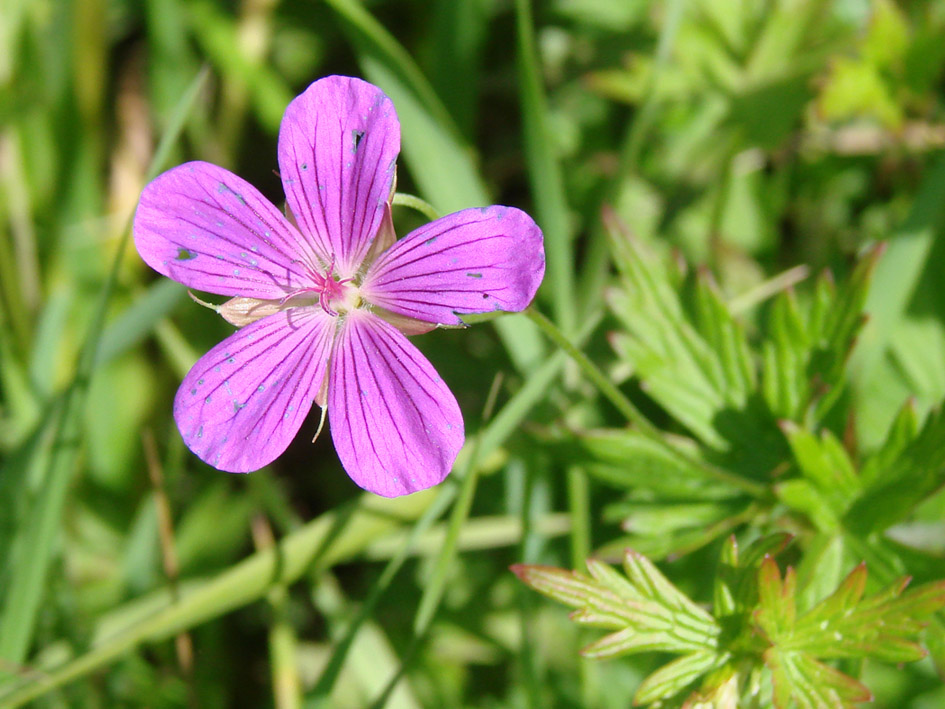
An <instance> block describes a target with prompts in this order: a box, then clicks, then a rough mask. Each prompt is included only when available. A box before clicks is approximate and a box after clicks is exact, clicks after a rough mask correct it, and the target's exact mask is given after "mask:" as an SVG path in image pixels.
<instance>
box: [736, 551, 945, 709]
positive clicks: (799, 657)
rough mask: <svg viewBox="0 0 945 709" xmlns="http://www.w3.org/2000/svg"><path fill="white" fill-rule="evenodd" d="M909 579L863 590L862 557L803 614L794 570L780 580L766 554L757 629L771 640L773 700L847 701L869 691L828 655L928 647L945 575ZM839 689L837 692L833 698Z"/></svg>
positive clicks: (902, 655) (896, 658)
mask: <svg viewBox="0 0 945 709" xmlns="http://www.w3.org/2000/svg"><path fill="white" fill-rule="evenodd" d="M907 583H908V580H907V579H901V580H900V581H898V582H896V583H893V584H892V585H890V586H889V587H887V588H886V589H885V590H883V591H881V592H879V593H877V594H875V595H872V596H868V597H865V598H864V595H863V594H864V591H865V589H866V565H865V564H860V565H859V566H857V567H856V568H855V569H854V570H853V571H852V572H850V574H849V575H848V576H847V577H846V579H844V580H843V582H841V583H840V585H839V586H838V587H837V588H836V590H834V592H833V593H831V594H830V595H829V596H828V597H827V598H825V599H823V600H822V601H820V602H819V603H818V604H817V605H815V606H814V607H813V608H811V609H810V610H809V611H807V612H806V613H803V614H801V615H798V613H797V606H796V577H795V574H794V570H793V569H792V568H790V567H788V569H787V572H786V573H785V575H784V579H783V580H782V578H781V574H780V571H779V570H778V567H777V564H776V563H775V562H774V560H773V559H771V558H770V557H767V558H766V559H765V560H764V562H763V563H762V565H761V569H760V570H759V573H758V591H759V606H758V609H757V610H756V611H755V613H754V620H755V623H756V624H757V627H758V630H759V631H760V632H761V633H762V634H763V637H764V638H765V639H766V641H767V642H768V643H770V647H769V648H768V649H767V650H765V652H764V661H765V664H767V665H768V667H769V669H770V670H771V673H772V679H773V682H774V699H775V706H778V707H787V706H788V705H789V703H790V701H791V700H793V701H794V702H796V703H797V704H798V705H800V706H810V707H819V706H838V707H848V706H852V705H853V703H855V702H859V701H866V700H867V699H868V698H869V691H868V690H867V689H866V687H864V686H863V685H862V684H860V683H859V682H857V681H856V680H854V679H853V678H852V677H847V676H846V675H844V674H842V673H840V672H839V671H837V670H836V669H833V668H831V667H828V666H826V665H824V664H823V663H822V662H821V661H820V660H824V659H839V658H850V659H862V658H874V659H877V660H882V661H885V662H894V663H899V662H911V661H914V660H918V659H920V658H922V657H923V656H924V655H925V651H924V650H923V649H922V648H921V647H920V646H919V645H918V643H917V642H916V641H915V638H916V636H917V635H918V634H919V632H920V631H921V630H922V629H923V627H924V626H925V624H926V623H927V622H928V620H929V618H930V616H931V615H932V614H933V613H935V612H937V611H939V610H941V609H942V608H943V607H945V581H940V582H937V583H929V584H925V585H923V586H920V587H918V588H915V589H913V590H912V591H909V592H907V593H903V590H904V589H905V587H906V584H907ZM831 697H833V699H831Z"/></svg>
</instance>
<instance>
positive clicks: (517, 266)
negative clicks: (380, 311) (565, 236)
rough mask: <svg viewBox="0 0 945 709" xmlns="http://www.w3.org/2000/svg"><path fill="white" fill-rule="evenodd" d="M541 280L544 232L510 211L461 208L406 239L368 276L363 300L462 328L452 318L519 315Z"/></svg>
mask: <svg viewBox="0 0 945 709" xmlns="http://www.w3.org/2000/svg"><path fill="white" fill-rule="evenodd" d="M544 274H545V252H544V246H543V239H542V234H541V230H540V229H539V228H538V226H537V225H536V224H535V222H534V221H532V218H531V217H529V216H528V215H527V214H525V212H523V211H521V210H519V209H515V208H514V207H500V206H492V207H484V208H482V209H464V210H463V211H461V212H456V213H455V214H450V215H449V216H446V217H443V218H442V219H437V220H436V221H433V222H430V223H429V224H426V225H424V226H422V227H420V228H419V229H417V230H416V231H413V232H411V233H410V234H408V235H407V236H405V237H404V238H403V239H401V240H400V241H398V242H397V243H395V244H394V245H393V246H392V247H391V248H390V249H388V250H387V251H386V252H384V253H383V254H381V256H380V257H379V258H378V259H377V261H375V262H374V263H373V264H372V265H371V267H370V268H369V269H368V272H367V275H366V276H365V278H364V283H362V285H361V295H362V297H363V298H364V299H365V300H367V301H368V302H370V303H373V304H374V305H377V306H380V307H382V308H385V309H387V310H390V311H392V312H394V313H399V314H401V315H406V316H408V317H412V318H416V319H418V320H424V321H426V322H433V323H438V324H441V325H462V324H463V322H462V320H460V319H459V318H458V317H457V313H459V314H465V313H488V312H492V311H494V310H506V311H513V312H514V311H518V310H523V309H524V308H526V307H527V306H528V304H529V303H530V302H531V300H532V298H533V297H534V296H535V291H536V290H538V286H539V285H540V284H541V279H542V277H543V276H544Z"/></svg>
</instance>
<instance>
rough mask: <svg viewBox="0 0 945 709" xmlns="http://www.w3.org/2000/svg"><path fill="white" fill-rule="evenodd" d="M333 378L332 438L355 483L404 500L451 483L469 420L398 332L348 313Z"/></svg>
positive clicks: (330, 395) (359, 314) (357, 313)
mask: <svg viewBox="0 0 945 709" xmlns="http://www.w3.org/2000/svg"><path fill="white" fill-rule="evenodd" d="M329 378H330V381H329V385H328V420H329V426H330V428H331V437H332V439H333V440H334V442H335V450H337V451H338V457H339V458H340V459H341V464H342V465H343V466H344V468H345V470H346V471H347V472H348V475H350V476H351V479H352V480H354V482H356V483H357V484H358V485H360V486H361V487H363V488H364V489H365V490H369V491H371V492H374V493H376V494H378V495H383V496H384V497H397V496H398V495H406V494H409V493H411V492H416V491H418V490H423V489H425V488H428V487H431V486H432V485H436V484H437V483H439V482H441V481H442V480H443V478H445V477H446V475H447V474H448V473H449V471H450V468H452V466H453V461H454V460H455V459H456V455H457V454H458V453H459V449H460V448H462V446H463V440H464V433H463V416H462V414H461V413H460V411H459V405H458V404H457V403H456V398H455V397H454V396H453V393H452V392H451V391H450V390H449V389H448V388H447V386H446V385H445V384H444V383H443V380H442V379H440V377H439V375H438V374H437V373H436V370H434V369H433V365H431V364H430V363H429V362H428V361H427V359H426V358H425V357H424V356H423V355H422V354H421V353H420V351H419V350H417V348H416V347H414V346H413V345H412V344H410V342H409V341H408V340H407V338H406V337H404V336H403V335H402V334H400V333H399V332H398V331H397V330H396V329H395V328H394V327H393V326H392V325H389V324H388V323H386V322H384V321H383V320H381V319H380V318H378V317H376V316H375V315H373V314H372V313H370V312H368V311H365V310H357V311H352V312H351V313H349V314H348V316H347V321H346V323H345V325H344V326H343V327H342V328H341V329H340V330H339V333H338V336H337V338H336V340H335V348H334V352H333V354H332V360H331V371H330V373H329Z"/></svg>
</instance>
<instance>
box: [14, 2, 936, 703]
mask: <svg viewBox="0 0 945 709" xmlns="http://www.w3.org/2000/svg"><path fill="white" fill-rule="evenodd" d="M943 31H945V2H941V1H939V0H933V1H931V2H919V1H918V0H901V1H900V2H893V1H892V0H864V1H863V2H847V1H840V0H836V1H831V0H799V1H795V2H789V1H788V0H776V1H775V2H768V1H767V0H744V2H740V3H732V2H731V0H693V1H691V2H677V1H676V0H668V1H667V2H657V1H655V0H653V1H641V2H634V3H631V2H628V3H615V2H608V1H606V0H554V1H553V2H529V1H528V0H515V1H514V2H493V1H492V0H435V1H434V2H428V3H424V2H403V1H397V0H377V1H374V2H361V1H360V0H329V1H328V2H325V3H321V2H312V1H310V0H286V1H285V2H278V1H277V0H248V1H247V2H243V3H227V2H222V1H221V0H200V1H199V2H185V1H184V0H146V2H143V3H142V2H133V1H131V0H113V1H112V2H105V1H104V0H94V1H91V2H90V1H87V0H83V1H82V2H78V1H76V0H67V1H66V2H61V3H54V2H27V1H26V0H12V1H11V2H7V3H5V4H4V5H3V6H2V8H0V706H6V705H8V704H9V705H11V706H17V705H22V704H25V703H28V702H32V704H31V706H40V707H59V706H124V705H129V706H135V705H138V704H145V703H146V704H148V705H149V706H158V707H160V706H168V707H172V706H200V707H204V706H209V707H215V706H219V707H225V706H242V705H245V706H275V707H278V708H279V709H284V708H288V707H299V706H304V707H318V706H325V707H365V706H386V707H420V706H423V707H441V706H468V707H484V708H489V707H545V706H565V707H567V706H571V707H578V706H582V707H583V706H587V707H624V706H627V705H628V704H629V702H630V699H631V697H632V696H633V694H634V692H635V691H636V690H637V688H638V687H639V686H640V684H641V682H642V681H643V680H644V678H645V677H646V676H647V675H648V674H650V673H652V672H653V671H654V670H655V669H656V668H657V667H658V664H657V663H656V662H655V661H654V658H653V657H652V656H651V655H646V654H642V655H634V656H633V657H624V658H619V659H611V660H606V661H600V662H594V663H591V662H590V661H588V660H585V659H582V658H581V657H580V656H579V654H578V651H579V650H580V648H581V647H584V646H587V645H588V644H589V643H591V642H592V641H594V640H596V639H597V636H595V635H594V633H592V632H588V631H585V630H580V629H576V628H575V627H573V626H572V625H571V624H570V623H569V621H568V618H567V615H566V613H565V612H564V610H563V609H561V608H560V607H558V606H556V605H554V604H552V603H550V602H548V601H546V600H545V599H544V598H542V597H540V596H538V595H537V594H535V593H533V592H532V591H531V590H529V589H528V588H526V587H525V586H524V585H523V584H521V583H520V581H519V580H518V579H517V578H516V577H515V575H514V574H512V573H511V572H510V571H509V566H510V565H512V564H518V563H528V564H538V563H540V564H547V565H550V566H558V567H565V568H581V567H583V563H584V560H585V559H586V558H588V556H590V555H596V556H601V557H603V558H605V559H607V560H611V561H614V560H617V559H620V558H622V557H623V549H624V548H625V547H632V548H634V549H635V550H637V551H639V552H642V553H644V554H646V555H647V556H648V557H649V558H650V559H651V560H653V561H654V562H655V563H657V565H658V566H659V569H660V572H661V573H662V574H665V576H666V578H668V579H669V581H670V582H672V583H673V584H675V586H676V587H678V588H679V589H680V590H681V591H682V593H684V594H685V595H687V596H688V597H689V598H691V599H693V600H694V601H695V602H696V603H698V604H700V605H703V606H704V607H706V608H708V607H710V606H711V605H712V604H713V601H715V602H716V606H717V607H718V598H717V597H716V598H714V597H713V593H714V592H713V587H714V586H713V584H715V588H716V592H717V591H718V588H719V585H718V584H719V583H721V582H720V581H719V579H720V578H722V576H724V574H723V572H722V571H720V570H719V569H720V568H721V567H720V566H719V565H718V564H719V562H718V559H719V558H720V555H722V558H723V559H724V558H726V557H725V554H731V553H733V552H731V551H730V547H729V546H728V543H727V542H726V541H725V540H726V538H727V537H729V535H734V537H735V539H736V540H737V541H738V542H739V544H742V545H743V546H745V547H747V546H748V545H750V544H751V543H752V542H753V541H755V540H758V539H760V540H764V539H768V538H769V537H770V535H777V534H780V533H783V532H790V533H791V534H792V535H793V541H792V542H791V544H790V545H789V546H788V547H786V548H785V549H784V550H782V551H781V552H780V554H781V556H779V558H778V563H779V564H780V568H781V569H784V568H785V567H786V566H793V567H795V568H796V569H797V573H798V578H799V590H798V594H799V596H798V597H799V599H800V600H799V603H800V604H801V610H802V611H803V610H804V609H805V608H807V609H809V608H811V607H813V606H814V605H815V604H816V603H817V602H818V601H820V600H821V599H822V598H824V597H825V596H826V595H828V594H829V593H831V592H832V591H833V590H834V589H835V588H837V586H838V585H839V584H840V583H841V582H842V580H843V579H844V578H845V577H846V576H847V574H849V573H850V572H851V571H852V570H853V569H854V568H855V566H856V564H857V563H859V562H860V561H863V560H865V561H866V562H867V565H868V569H869V579H870V580H869V581H868V582H867V583H868V584H873V585H871V586H869V587H868V594H867V595H871V594H874V593H876V592H877V591H878V590H879V589H880V588H881V587H883V586H885V585H887V584H889V583H891V582H892V581H893V579H895V578H896V577H899V576H904V575H910V576H913V577H914V578H915V579H916V583H919V582H922V583H925V582H932V581H936V580H938V579H941V578H943V577H945V548H943V545H942V543H941V540H942V538H943V536H945V493H943V492H942V489H943V485H945V470H943V468H945V462H943V461H945V455H943V451H942V444H941V438H942V437H941V436H939V435H938V432H939V431H940V428H941V426H942V421H943V420H945V419H943V417H942V415H941V414H940V413H938V411H939V409H940V407H941V402H942V401H943V400H945V376H943V375H942V372H943V361H945V279H943V278H942V275H943V274H942V263H943V258H942V257H943V253H942V248H943V247H942V245H943V244H945V241H943V238H942V226H943V224H942V217H943V216H945V214H943V208H942V205H943V204H945V200H943V196H945V157H943V149H945V94H943V88H945V49H943V46H945V45H943V43H942V42H941V41H940V37H941V33H942V32H943ZM335 73H340V74H349V75H355V76H362V77H363V78H365V79H367V80H369V81H371V82H373V83H376V84H377V85H379V86H380V87H381V88H382V89H383V90H384V91H385V92H386V93H387V94H388V95H389V96H390V97H391V98H392V99H393V101H394V104H395V106H396V108H397V111H398V115H399V117H400V121H401V127H402V143H403V148H402V154H401V157H400V160H399V172H398V189H399V191H400V192H402V193H405V194H408V195H418V196H419V198H420V199H421V200H423V201H424V202H425V203H427V205H428V207H424V205H423V203H421V202H420V201H418V200H417V199H416V198H411V197H404V198H399V199H398V201H397V205H398V206H396V207H395V211H394V220H395V224H396V225H397V226H398V232H399V233H400V234H404V233H406V232H407V231H409V229H411V228H412V227H414V226H416V225H417V224H420V223H422V222H423V221H424V220H425V219H426V216H424V213H423V212H422V211H418V210H417V209H416V207H417V206H418V205H420V206H421V207H422V208H423V209H427V211H429V210H431V209H432V210H435V211H436V212H438V213H441V214H444V213H448V212H452V211H455V210H458V209H462V208H465V207H468V206H481V205H487V204H491V203H501V204H509V205H514V206H517V207H520V208H522V209H525V210H526V211H528V212H529V213H530V214H531V215H532V216H533V217H534V218H535V219H536V220H537V221H538V223H539V224H540V226H541V227H542V229H543V231H544V234H545V248H546V254H547V273H546V278H545V282H544V284H543V286H542V288H541V290H540V292H539V295H538V297H537V299H536V302H535V304H534V306H533V310H532V311H530V312H529V313H527V314H521V315H508V316H502V317H499V318H497V319H493V320H488V321H486V322H479V323H477V324H475V325H474V326H473V327H471V328H469V329H468V330H465V331H454V330H439V331H435V332H433V333H430V334H428V335H425V336H423V337H421V338H417V339H416V340H415V342H416V343H417V345H418V346H419V347H420V348H421V349H422V350H423V351H424V353H425V354H426V355H427V356H428V357H429V358H430V360H431V361H432V362H433V363H434V365H435V366H436V367H437V370H438V371H439V372H440V373H441V375H442V376H443V378H444V380H445V381H446V382H448V384H449V385H450V387H451V388H452V389H453V391H454V392H455V393H456V395H457V399H458V400H459V402H460V406H461V408H462V410H463V414H464V418H465V420H466V427H467V444H466V446H465V448H464V450H463V452H462V454H461V455H460V458H459V460H458V461H457V464H456V467H455V469H454V471H453V473H452V474H451V476H450V477H449V478H448V479H447V481H446V482H445V483H443V484H442V485H441V486H440V487H439V488H437V489H435V490H432V491H428V492H424V493H419V494H416V495H413V496H410V497H407V498H400V499H396V500H383V499H380V498H375V497H371V496H369V495H366V494H363V493H362V492H361V491H360V490H359V489H358V488H357V487H356V486H355V485H354V484H353V483H351V481H350V480H349V479H348V477H347V476H346V475H345V473H344V471H343V470H342V469H341V467H340V465H339V463H338V461H337V457H336V456H335V453H334V451H333V449H332V446H331V442H330V436H325V435H323V436H322V437H321V438H320V439H319V440H318V442H317V443H315V444H312V443H310V442H309V440H310V436H308V437H307V436H306V433H305V431H309V432H314V430H315V427H316V426H317V419H315V418H314V416H316V415H317V414H313V418H312V419H310V420H309V422H308V423H307V424H306V427H305V430H303V432H302V433H300V435H299V437H298V440H297V441H295V442H294V443H293V444H292V446H291V447H290V449H289V450H288V451H287V453H286V454H285V455H284V456H282V457H281V458H280V459H279V460H277V461H275V462H274V463H273V464H272V465H270V466H268V467H267V468H266V469H264V470H261V471H259V472H256V473H253V474H252V475H249V476H231V475H228V474H226V473H221V472H218V471H215V470H213V469H211V468H209V467H208V466H206V465H204V464H202V463H201V462H200V461H199V460H198V459H197V458H196V457H194V456H193V455H192V454H191V453H190V452H189V451H187V450H186V448H185V447H184V446H183V443H182V441H181V440H180V436H179V434H178V433H177V430H176V426H175V424H174V421H173V418H172V413H171V407H172V401H173V397H174V393H175V391H176V389H177V386H178V384H179V383H180V380H181V378H182V377H183V375H184V374H185V373H186V371H187V370H188V368H189V367H190V366H191V365H192V364H193V362H194V361H195V360H196V359H197V357H199V356H200V355H201V354H202V353H203V352H205V351H207V350H208V349H209V348H210V347H212V346H213V345H214V344H215V343H216V342H218V341H219V340H220V339H221V338H222V337H224V336H225V335H226V334H227V333H228V332H229V331H231V329H232V328H230V327H229V326H228V325H226V323H225V322H223V321H222V319H220V318H217V317H215V316H214V315H213V314H212V313H209V312H207V311H206V310H205V309H203V308H198V307H196V306H195V305H194V304H193V303H192V302H191V301H190V299H188V298H187V297H186V291H185V289H184V288H183V287H182V286H178V285H176V284H173V283H171V282H170V281H168V280H166V279H163V278H161V277H159V276H157V275H156V274H154V273H153V272H151V271H150V269H148V268H147V266H145V265H144V264H143V263H142V262H141V260H140V259H139V257H138V255H137V254H136V253H134V249H133V246H132V245H131V244H130V243H129V242H130V224H131V218H132V216H133V213H134V208H135V205H136V203H137V199H138V196H139V195H140V193H141V189H142V188H143V186H144V185H145V184H146V183H147V181H148V180H150V179H151V178H153V177H154V176H155V175H157V174H158V173H159V172H161V171H162V170H165V169H167V168H169V167H171V166H173V165H176V164H179V163H181V162H183V161H185V160H192V159H199V160H207V161H210V162H213V163H216V164H219V165H223V166H225V167H227V168H228V169H231V170H233V171H235V172H237V173H239V174H240V175H241V176H243V177H245V178H246V179H248V180H250V181H251V182H253V183H254V184H255V185H257V186H258V187H259V188H260V190H262V192H263V193H264V194H266V196H268V197H270V198H271V199H273V201H274V202H276V203H278V204H281V203H282V200H283V197H282V194H281V185H280V182H279V180H278V177H277V176H276V175H274V174H273V173H274V170H276V169H277V161H276V136H277V132H278V126H279V121H280V119H281V116H282V112H283V110H284V108H285V106H286V104H287V102H288V101H289V100H291V98H292V97H293V96H295V95H296V94H297V93H299V92H300V91H301V90H303V89H304V88H305V87H306V86H307V85H308V84H309V83H311V82H312V81H314V80H315V79H317V78H319V77H321V76H324V75H327V74H335ZM411 207H414V209H411ZM880 241H883V242H886V245H885V247H884V250H883V251H882V252H881V255H879V254H880V251H878V250H876V249H875V245H876V244H877V242H880ZM874 257H877V258H878V260H877V261H876V263H875V266H874V267H870V266H869V264H870V263H872V261H871V260H870V259H872V258H874ZM867 262H868V263H867ZM864 264H866V265H864ZM798 266H804V267H806V270H803V269H799V270H793V271H790V272H788V271H789V269H795V268H796V267H798ZM825 270H829V271H830V274H831V275H830V276H829V277H823V278H821V277H819V276H818V275H817V274H820V273H821V272H823V271H825ZM785 272H788V273H787V274H786V275H782V274H785ZM806 273H809V274H812V275H811V276H810V277H809V278H806V279H805V278H803V275H804V274H806ZM864 313H865V314H866V315H867V316H868V317H867V319H866V320H865V321H861V315H863V314H864ZM861 326H862V327H861ZM906 402H909V403H906ZM772 538H773V537H772ZM778 538H779V539H780V537H778ZM758 543H759V544H762V542H758ZM758 563H759V564H760V563H761V562H760V561H759V562H758ZM723 566H724V564H723ZM595 568H598V567H595ZM765 568H766V569H767V571H766V573H768V574H769V576H771V574H772V572H771V568H770V564H768V566H766V567H765ZM769 600H770V599H769ZM927 620H928V619H927ZM921 640H922V643H924V647H925V648H927V649H928V650H929V651H930V656H929V658H927V659H925V660H922V661H920V662H916V663H909V664H905V665H903V666H902V668H901V672H898V673H897V672H894V671H892V670H890V669H889V668H888V667H887V666H885V665H882V664H881V663H877V662H872V661H870V662H867V663H866V664H864V665H862V666H861V665H859V664H857V663H856V662H855V661H854V660H849V659H845V660H841V661H839V662H836V663H835V664H836V667H837V668H838V669H840V670H841V671H843V672H845V673H847V674H851V675H854V676H856V677H857V678H858V679H859V680H860V681H862V682H863V683H864V684H865V685H866V686H868V687H869V688H870V689H871V690H872V691H873V693H874V694H875V695H876V697H877V700H878V701H879V702H880V703H881V705H883V706H896V707H928V706H937V705H938V703H939V702H942V701H945V689H943V686H942V682H941V680H940V676H941V673H943V671H945V616H943V615H942V612H941V611H938V615H937V616H932V617H931V624H930V625H929V627H928V629H927V630H926V631H924V634H923V636H922V638H921ZM766 671H767V670H765V671H763V672H761V674H760V675H759V677H761V680H760V681H761V682H762V683H764V682H767V681H768V676H767V675H765V674H764V672H766ZM769 684H770V683H769ZM644 686H649V687H650V689H651V690H652V687H653V685H652V684H650V685H644ZM695 687H696V685H692V686H685V687H682V688H681V693H678V694H677V695H676V696H675V699H674V700H672V701H676V702H677V703H678V702H679V701H681V700H682V699H683V698H685V696H686V695H687V694H688V692H690V691H692V689H694V688H695ZM768 698H770V696H769V697H768ZM759 701H760V702H761V705H764V704H765V701H767V700H766V699H765V698H764V697H763V698H762V699H761V700H759Z"/></svg>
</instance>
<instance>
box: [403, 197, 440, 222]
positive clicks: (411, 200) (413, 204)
mask: <svg viewBox="0 0 945 709" xmlns="http://www.w3.org/2000/svg"><path fill="white" fill-rule="evenodd" d="M392 203H393V205H394V206H395V207H409V208H410V209H415V210H416V211H418V212H420V213H421V214H422V215H423V216H425V217H426V218H427V219H429V220H430V221H431V222H432V221H433V220H434V219H439V218H440V215H439V213H438V212H437V211H436V209H434V208H433V205H432V204H430V203H429V202H426V201H424V200H422V199H420V198H419V197H417V196H416V195H412V194H407V193H406V192H397V193H396V194H395V195H394V199H393V202H392Z"/></svg>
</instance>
